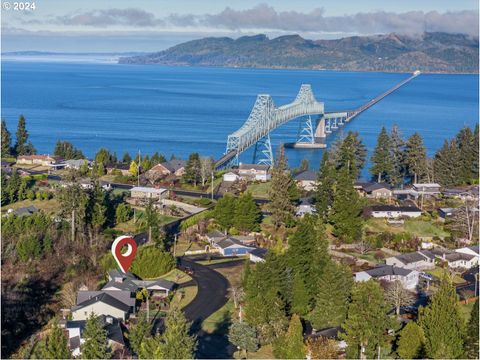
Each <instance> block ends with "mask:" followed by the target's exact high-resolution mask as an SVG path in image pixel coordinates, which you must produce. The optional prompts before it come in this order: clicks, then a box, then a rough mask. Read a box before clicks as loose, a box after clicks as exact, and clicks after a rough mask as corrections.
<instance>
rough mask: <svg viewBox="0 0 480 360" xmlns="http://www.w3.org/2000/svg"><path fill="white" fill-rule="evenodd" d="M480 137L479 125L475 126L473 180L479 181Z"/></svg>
mask: <svg viewBox="0 0 480 360" xmlns="http://www.w3.org/2000/svg"><path fill="white" fill-rule="evenodd" d="M479 136H480V128H479V126H478V123H477V125H475V129H474V130H473V147H472V148H473V155H472V179H478V177H479V173H478V158H479V157H478V155H479V154H478V150H479V148H480V143H479Z"/></svg>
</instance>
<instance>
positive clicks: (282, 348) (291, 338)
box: [273, 314, 306, 359]
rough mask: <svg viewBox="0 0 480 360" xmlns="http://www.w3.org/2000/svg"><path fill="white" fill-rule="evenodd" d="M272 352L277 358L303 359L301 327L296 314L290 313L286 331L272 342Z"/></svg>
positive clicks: (304, 351)
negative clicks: (290, 316)
mask: <svg viewBox="0 0 480 360" xmlns="http://www.w3.org/2000/svg"><path fill="white" fill-rule="evenodd" d="M273 353H274V355H275V357H276V358H277V359H303V358H304V357H305V353H306V347H305V344H304V343H303V327H302V322H301V321H300V317H299V316H298V315H296V314H294V315H292V318H291V319H290V323H289V325H288V330H287V332H286V333H285V334H284V335H283V336H280V337H279V338H278V339H277V340H276V341H275V342H274V343H273Z"/></svg>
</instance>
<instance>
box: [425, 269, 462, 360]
mask: <svg viewBox="0 0 480 360" xmlns="http://www.w3.org/2000/svg"><path fill="white" fill-rule="evenodd" d="M419 320H420V325H421V327H422V329H423V332H424V334H425V353H426V356H427V357H429V358H431V359H455V358H459V357H461V356H462V355H463V334H464V328H463V320H462V318H461V315H460V311H459V308H458V298H457V293H456V291H455V286H454V285H453V283H452V280H451V278H450V276H449V275H448V274H447V273H445V274H444V275H443V278H442V280H441V283H440V287H439V289H438V291H437V292H436V293H435V294H433V296H432V297H431V300H430V303H429V304H428V306H427V307H426V308H425V309H423V311H419Z"/></svg>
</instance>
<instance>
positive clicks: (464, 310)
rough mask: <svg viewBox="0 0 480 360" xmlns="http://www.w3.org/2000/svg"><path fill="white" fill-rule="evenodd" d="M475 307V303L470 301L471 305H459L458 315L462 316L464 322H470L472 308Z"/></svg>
mask: <svg viewBox="0 0 480 360" xmlns="http://www.w3.org/2000/svg"><path fill="white" fill-rule="evenodd" d="M474 305H475V302H474V301H472V302H471V303H468V304H460V305H459V308H460V314H461V315H462V316H463V318H464V319H465V322H468V320H470V313H471V312H472V309H473V306H474Z"/></svg>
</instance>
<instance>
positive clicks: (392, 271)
mask: <svg viewBox="0 0 480 360" xmlns="http://www.w3.org/2000/svg"><path fill="white" fill-rule="evenodd" d="M365 272H366V273H367V274H368V275H370V276H371V277H382V276H387V275H400V276H407V275H408V274H410V273H411V272H412V270H407V269H403V268H399V267H396V266H392V265H383V266H378V267H376V268H373V269H370V270H365Z"/></svg>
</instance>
